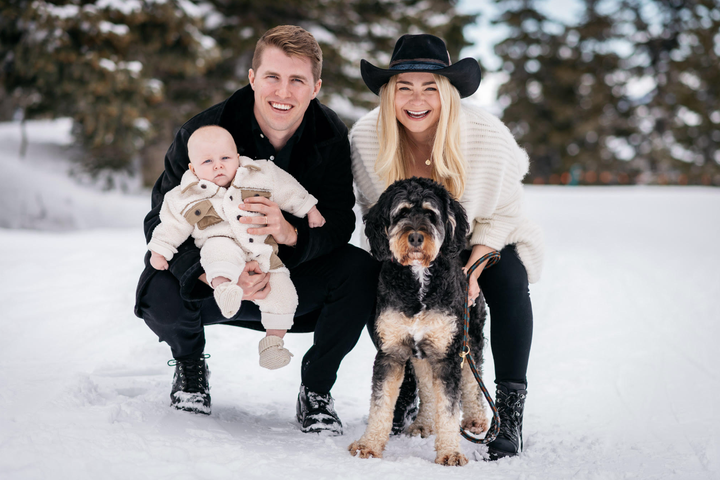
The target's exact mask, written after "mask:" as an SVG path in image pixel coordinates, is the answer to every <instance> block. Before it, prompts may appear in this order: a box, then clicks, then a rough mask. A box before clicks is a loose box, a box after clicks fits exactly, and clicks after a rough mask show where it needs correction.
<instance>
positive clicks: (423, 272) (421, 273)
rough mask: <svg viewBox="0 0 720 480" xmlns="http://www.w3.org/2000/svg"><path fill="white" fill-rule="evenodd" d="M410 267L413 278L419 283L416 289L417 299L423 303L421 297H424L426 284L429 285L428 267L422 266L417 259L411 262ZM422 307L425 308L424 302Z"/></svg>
mask: <svg viewBox="0 0 720 480" xmlns="http://www.w3.org/2000/svg"><path fill="white" fill-rule="evenodd" d="M411 268H412V272H413V274H414V275H415V279H416V280H417V281H418V283H419V284H420V288H419V289H418V300H419V301H420V303H423V299H424V298H425V294H426V293H427V289H428V285H430V269H429V268H427V267H423V266H422V265H421V264H420V263H419V262H418V261H417V260H416V261H414V262H413V265H412V267H411ZM423 308H425V304H424V303H423Z"/></svg>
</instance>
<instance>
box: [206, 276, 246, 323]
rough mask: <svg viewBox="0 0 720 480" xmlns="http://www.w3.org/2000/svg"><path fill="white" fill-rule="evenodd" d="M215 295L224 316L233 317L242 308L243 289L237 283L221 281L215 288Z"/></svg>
mask: <svg viewBox="0 0 720 480" xmlns="http://www.w3.org/2000/svg"><path fill="white" fill-rule="evenodd" d="M213 295H214V296H215V301H216V302H217V304H218V307H220V313H222V315H223V317H225V318H232V317H234V316H235V314H236V313H237V312H238V310H240V304H241V303H242V297H243V290H242V288H240V287H239V286H237V284H235V283H232V282H225V283H221V284H220V285H218V286H217V287H216V288H215V291H214V292H213Z"/></svg>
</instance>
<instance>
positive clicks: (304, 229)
mask: <svg viewBox="0 0 720 480" xmlns="http://www.w3.org/2000/svg"><path fill="white" fill-rule="evenodd" d="M254 102H255V100H254V96H253V91H252V89H251V88H250V86H249V85H248V86H247V87H245V88H242V89H240V90H238V91H236V92H235V93H234V94H233V95H232V96H231V97H230V98H228V99H227V100H225V101H224V102H221V103H219V104H217V105H215V106H212V107H210V108H208V109H207V110H205V111H204V112H201V113H199V114H198V115H196V116H195V117H193V118H192V119H190V120H189V121H188V122H187V123H185V125H183V126H182V127H181V128H180V130H179V131H178V133H177V135H176V136H175V140H174V141H173V143H172V145H170V148H169V149H168V151H167V153H166V154H165V171H164V172H163V173H162V175H160V178H158V180H157V182H156V183H155V186H154V187H153V190H152V210H150V213H148V215H147V216H146V217H145V238H146V241H148V242H149V241H150V238H151V236H152V232H153V230H154V229H155V227H156V226H157V225H158V223H160V207H161V206H162V201H163V197H164V195H165V193H167V192H168V191H170V190H172V189H173V188H174V187H176V186H177V185H179V184H180V179H181V177H182V175H183V173H185V171H186V170H187V169H188V164H189V163H190V160H189V159H188V155H187V141H188V138H189V137H190V135H191V134H192V133H193V132H194V131H195V130H197V129H198V128H200V127H202V126H204V125H220V126H221V127H224V128H225V129H227V130H228V131H229V132H230V133H231V134H232V136H233V138H234V139H235V143H236V145H237V147H238V153H240V155H245V156H248V157H251V158H254V156H255V141H254V139H253V138H252V126H251V125H252V123H251V122H252V115H253V106H254ZM304 121H305V127H304V130H303V132H302V136H301V137H300V138H299V139H298V141H297V143H296V144H295V146H294V147H293V150H292V155H291V157H290V165H289V167H288V172H289V173H290V174H291V175H293V176H294V177H295V178H296V179H297V180H298V181H299V182H300V184H302V185H303V186H304V187H305V188H306V189H307V191H308V192H310V193H311V194H312V195H314V196H315V198H317V199H318V204H317V207H318V209H319V210H320V212H321V213H322V215H323V217H325V219H326V221H327V222H326V223H325V225H324V226H323V227H321V228H312V229H311V228H309V226H308V222H307V219H301V218H297V217H294V216H292V215H290V214H288V213H286V212H283V214H284V215H285V218H286V219H287V221H288V222H290V223H291V224H292V225H293V226H295V227H297V229H298V241H297V245H296V246H295V247H288V246H286V245H280V252H279V256H280V258H281V259H282V261H283V263H284V264H285V265H286V266H287V267H288V268H289V269H290V270H292V268H293V267H295V266H297V265H299V264H301V263H303V262H305V261H307V260H311V259H313V258H316V257H319V256H320V255H323V254H325V253H328V252H330V251H331V250H333V249H335V248H337V247H340V246H342V245H345V244H347V243H348V241H349V240H350V236H351V235H352V232H353V230H354V228H355V213H354V212H353V211H352V208H353V206H354V205H355V196H354V194H353V185H352V183H353V179H352V172H351V169H350V143H349V142H348V130H347V127H346V126H345V124H344V123H342V121H340V119H339V118H338V116H337V115H336V114H335V112H333V111H332V110H330V109H329V108H328V107H326V106H324V105H322V104H321V103H320V102H318V101H317V100H316V99H314V100H312V101H311V102H310V105H309V106H308V109H307V111H306V112H305V119H304ZM149 259H150V254H149V252H148V254H147V255H146V256H145V270H144V271H143V273H142V275H141V276H140V281H139V283H138V289H137V300H139V298H140V296H141V294H142V292H143V290H144V288H145V285H146V284H147V282H148V280H149V279H150V278H151V277H152V275H154V274H155V269H153V267H152V266H151V265H150V263H149ZM169 263H170V268H169V270H170V272H171V273H172V274H173V275H175V277H177V279H178V281H179V282H180V294H181V295H182V297H183V298H184V299H186V300H201V299H204V298H207V297H208V296H210V295H212V291H211V290H210V288H209V287H207V286H206V285H205V284H204V283H202V282H198V277H200V275H201V274H202V273H203V270H202V267H201V266H200V250H199V249H198V248H197V247H196V246H195V244H194V241H193V239H192V238H189V239H188V240H187V241H186V242H185V243H183V244H182V245H181V246H180V247H179V248H178V253H177V254H176V255H175V256H173V259H172V260H171V261H170V262H169ZM135 313H136V314H137V315H138V316H140V315H139V311H138V307H137V304H136V307H135Z"/></svg>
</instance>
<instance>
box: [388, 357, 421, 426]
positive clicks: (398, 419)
mask: <svg viewBox="0 0 720 480" xmlns="http://www.w3.org/2000/svg"><path fill="white" fill-rule="evenodd" d="M417 414H418V387H417V381H416V380H415V371H414V370H413V367H412V363H410V362H409V361H408V362H407V364H406V365H405V378H404V379H403V383H402V385H400V394H399V395H398V399H397V402H395V410H394V412H393V425H392V434H393V435H399V434H400V433H402V432H403V431H405V429H406V428H407V427H409V426H410V425H412V423H413V422H414V421H415V418H416V417H417Z"/></svg>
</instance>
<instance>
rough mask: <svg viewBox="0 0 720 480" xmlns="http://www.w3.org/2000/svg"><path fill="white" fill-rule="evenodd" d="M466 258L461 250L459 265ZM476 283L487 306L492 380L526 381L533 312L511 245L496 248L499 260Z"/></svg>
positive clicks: (521, 268) (522, 269) (524, 277)
mask: <svg viewBox="0 0 720 480" xmlns="http://www.w3.org/2000/svg"><path fill="white" fill-rule="evenodd" d="M469 257H470V252H469V251H467V252H463V256H462V261H463V265H464V264H465V262H467V259H468V258H469ZM479 284H480V289H481V290H482V292H483V295H484V296H485V301H486V302H487V304H488V307H489V309H490V347H491V348H492V354H493V360H494V362H495V383H498V382H517V383H524V384H527V368H528V360H529V357H530V345H531V344H532V332H533V314H532V304H531V303H530V290H529V289H528V278H527V271H526V270H525V266H524V265H523V264H522V262H521V261H520V258H519V257H518V254H517V251H516V250H515V246H514V245H508V246H506V247H505V248H503V249H502V250H501V251H500V261H499V262H498V263H496V264H495V265H493V266H492V267H489V268H487V269H485V270H484V271H483V272H482V274H481V275H480V279H479Z"/></svg>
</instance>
